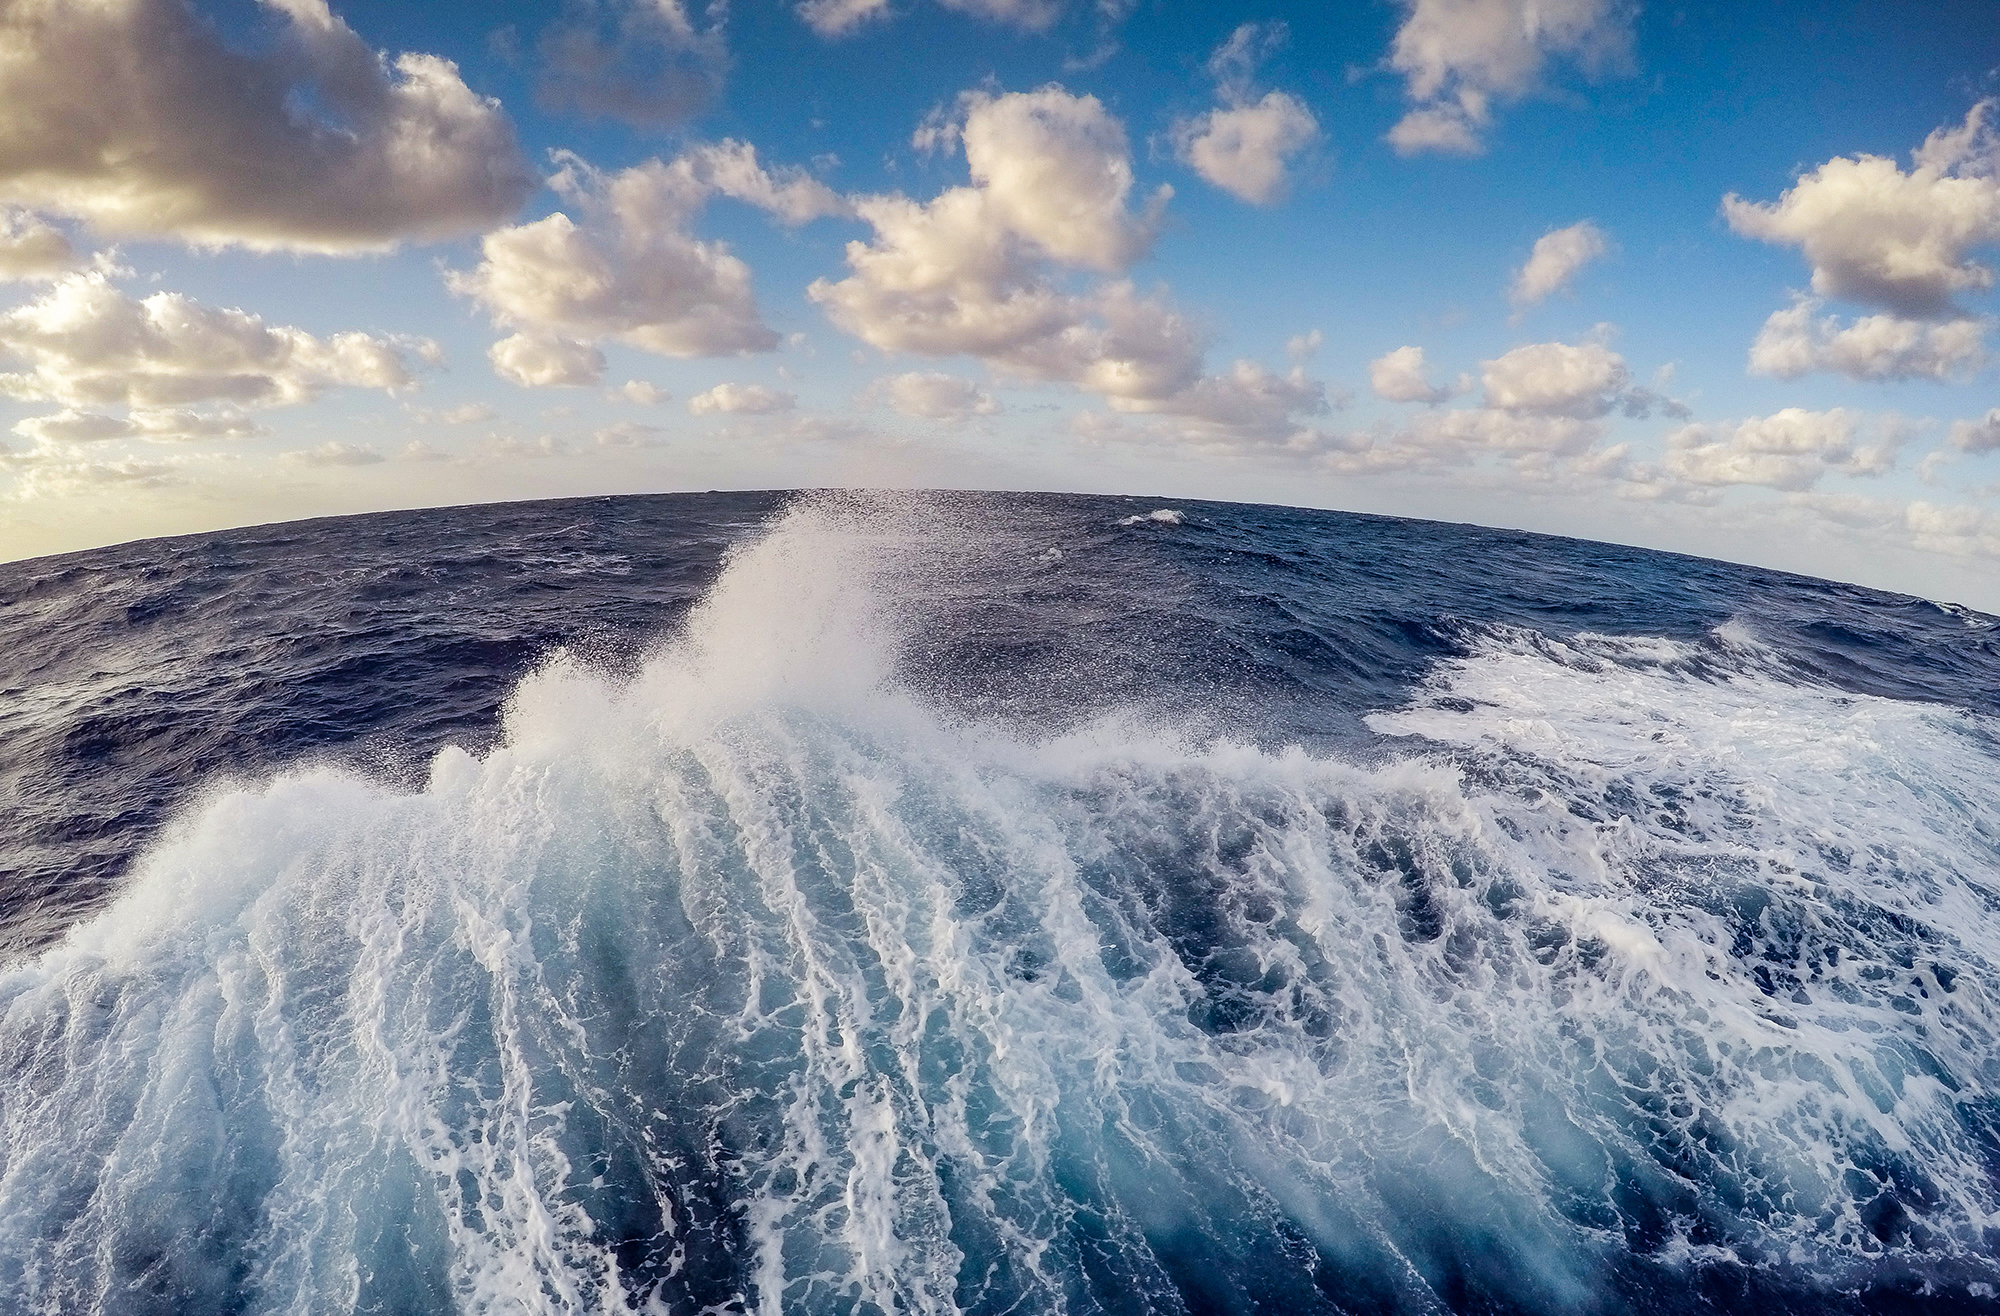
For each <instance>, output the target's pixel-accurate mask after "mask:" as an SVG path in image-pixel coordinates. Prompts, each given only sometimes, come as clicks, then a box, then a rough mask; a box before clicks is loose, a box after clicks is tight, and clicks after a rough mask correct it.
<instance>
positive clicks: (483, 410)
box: [436, 402, 500, 425]
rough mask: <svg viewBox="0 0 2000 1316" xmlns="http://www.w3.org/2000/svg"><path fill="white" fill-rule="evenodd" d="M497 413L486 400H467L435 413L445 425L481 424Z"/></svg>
mask: <svg viewBox="0 0 2000 1316" xmlns="http://www.w3.org/2000/svg"><path fill="white" fill-rule="evenodd" d="M499 414H500V413H499V412H497V411H495V410H494V409H493V407H492V404H490V403H486V402H467V403H463V404H461V405H459V406H456V407H447V408H445V409H444V410H443V411H440V412H438V413H436V415H437V419H439V420H441V421H443V422H444V423H445V424H447V425H481V424H484V423H485V422H487V421H489V420H492V419H493V418H494V417H495V416H498V415H499Z"/></svg>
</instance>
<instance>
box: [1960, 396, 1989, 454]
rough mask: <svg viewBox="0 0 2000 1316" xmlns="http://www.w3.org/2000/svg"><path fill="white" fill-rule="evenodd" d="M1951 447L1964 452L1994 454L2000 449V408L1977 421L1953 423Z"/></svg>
mask: <svg viewBox="0 0 2000 1316" xmlns="http://www.w3.org/2000/svg"><path fill="white" fill-rule="evenodd" d="M1951 446H1952V447H1954V448H1957V449H1959V450H1961V451H1963V452H1992V451H1993V450H1994V449H1996V448H2000V407H1995V408H1994V409H1993V410H1991V411H1989V412H1987V413H1986V414H1985V415H1984V416H1981V417H1980V418H1979V419H1977V420H1956V421H1953V422H1952V425H1951Z"/></svg>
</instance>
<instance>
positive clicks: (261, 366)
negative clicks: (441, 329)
mask: <svg viewBox="0 0 2000 1316" xmlns="http://www.w3.org/2000/svg"><path fill="white" fill-rule="evenodd" d="M435 352H436V345H435V344H431V343H427V342H421V341H416V342H411V341H401V340H395V339H388V338H381V337H376V336H374V335H370V334H365V333H341V334H334V335H332V336H331V337H327V338H318V337H315V336H313V335H312V334H309V333H307V332H305V331H304V330H303V329H296V328H292V327H290V326H286V325H271V324H266V323H265V322H264V320H263V319H262V318H261V317H259V316H256V315H253V314H251V313H250V312H248V311H242V310H235V309H227V308H218V307H211V306H205V305H203V304H201V303H200V302H197V301H194V300H193V299H191V298H189V297H185V296H183V295H181V294H179V293H172V292H157V293H154V294H152V295H151V296H149V297H146V298H143V299H134V298H132V297H129V296H127V295H126V294H125V293H124V292H123V291H121V290H120V289H119V288H117V287H116V286H115V285H113V283H112V282H111V280H110V278H109V277H108V276H107V275H105V274H103V273H101V272H96V273H88V274H72V275H69V276H68V277H66V278H64V279H62V280H60V281H58V282H57V283H56V284H55V285H54V286H53V287H51V288H50V289H49V290H48V291H47V292H46V293H44V294H43V295H42V296H41V297H39V298H37V299H35V300H34V301H31V302H29V303H27V304H26V305H23V306H17V307H15V308H14V309H12V310H10V311H7V312H6V313H4V314H0V356H4V357H7V358H11V359H13V360H15V361H17V362H19V363H21V364H22V365H24V366H25V369H22V370H19V371H16V372H12V373H0V393H4V394H6V395H7V396H10V397H15V398H22V399H27V400H33V401H44V402H54V403H58V404H61V405H63V406H65V407H72V408H87V407H100V406H124V407H131V408H135V409H141V410H144V409H156V408H172V407H186V406H191V405H196V404H202V403H223V404H228V405H230V406H233V407H244V406H281V405H285V404H290V403H298V402H305V401H308V400H310V399H312V398H315V397H317V396H319V395H320V394H321V393H323V392H325V391H326V390H328V389H330V388H335V387H352V388H373V389H384V390H387V391H390V392H396V391H400V390H402V389H405V388H409V387H411V386H413V385H414V384H415V382H416V381H415V377H414V375H413V373H412V371H413V364H412V358H413V357H414V358H416V359H417V360H419V361H421V360H425V359H429V358H432V357H434V355H435Z"/></svg>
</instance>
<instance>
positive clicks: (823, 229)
mask: <svg viewBox="0 0 2000 1316" xmlns="http://www.w3.org/2000/svg"><path fill="white" fill-rule="evenodd" d="M809 20H811V21H809ZM843 22H844V23H845V24H846V25H845V26H844V27H843V26H842V24H843ZM566 52H567V53H566ZM411 54H414V55H415V56H417V57H418V58H417V59H416V60H414V61H412V60H411V59H409V58H407V56H408V55H411ZM447 61H448V62H447ZM1996 96H2000V5H1996V4H1993V3H1958V4H1934V5H1924V6H1882V5H1868V4H1844V5H1828V4H1816V5H1805V4H1764V5H1758V4H1712V5H1697V4H1688V5H1665V4H1621V3H1618V2H1617V0H1540V2H1539V3H1535V4H1529V3H1527V2H1526V0H1401V2H1398V3H1390V2H1386V0H1385V2H1384V3H1372V4H1351V5H1341V6H1287V5H1224V4H1207V5H1194V4H1167V3H1129V2H1126V0H1118V2H1116V3H1076V2H1068V0H956V3H955V4H946V3H943V2H942V0H891V2H890V3H887V4H882V3H879V2H875V3H871V2H870V0H818V3H817V6H816V7H815V5H814V4H813V3H812V2H811V0H808V3H807V4H804V5H801V4H797V3H750V2H748V0H739V3H737V4H735V5H734V6H730V7H728V8H727V9H726V10H725V9H724V7H722V6H710V7H702V6H699V5H683V4H680V3H676V0H594V3H584V2H583V0H573V2H571V3H545V4H527V3H519V4H509V5H498V4H496V5H484V6H478V7H467V6H457V5H423V4H409V3H403V4H396V5H391V4H387V3H378V2H376V0H366V2H363V3H350V4H344V5H337V6H335V7H334V9H333V10H331V11H328V10H326V9H324V8H323V7H322V6H320V4H319V3H318V0H284V3H278V2H277V0H271V2H270V3H256V2H253V0H229V2H228V3H219V2H216V0H196V2H195V3H193V4H192V5H184V4H181V3H178V2H177V0H98V2H97V3H93V4H90V5H84V4H81V3H77V2H76V0H23V2H22V3H18V4H16V5H14V6H12V7H10V10H9V12H8V14H7V15H6V16H5V17H4V18H0V203H4V204H5V205H6V207H7V209H6V210H5V212H4V214H5V223H6V227H5V229H4V230H0V273H4V274H10V275H12V276H14V277H13V278H12V279H11V281H9V282H6V283H0V357H3V358H4V360H0V393H4V399H0V433H3V434H4V436H5V437H4V438H0V444H4V450H0V554H4V555H5V556H9V557H20V556H27V555H34V554H39V553H45V552H55V551H62V550H66V549H71V548H77V547H84V546H88V545H92V544H97V543H104V542H111V541H115V540H119V539H125V538H131V537H134V536H137V535H148V534H161V533H174V532H179V531H188V530H198V529H207V528H213V527H216V526H223V525H231V524H249V523H256V522H263V521H270V520H278V519H285V518H288V517H294V516H303V515H316V514H325V513H333V512H348V511H361V510H368V509H374V508H385V507H394V506H411V505H424V504H445V503H459V502H469V501H481V500H487V499H503V498H529V497H542V496H553V495H562V494H574V493H600V492H627V491H652V490H674V489H705V488H713V487H772V486H792V485H819V484H830V483H858V484H913V485H930V484H939V485H965V486H987V487H1009V488H1075V489H1092V490H1107V491H1125V492H1141V493H1148V494H1158V495H1160V496H1163V497H1180V498H1187V497H1221V498H1249V499H1258V500H1269V501H1282V502H1291V503H1302V504H1311V505H1317V506H1328V507H1345V508H1354V509H1359V510H1368V511H1378V512H1390V513H1397V514H1406V515H1416V516H1434V517H1441V518H1445V519H1457V520H1473V521H1479V522H1482V523H1486V524H1497V525H1510V526H1522V527H1526V528H1531V529H1537V530H1546V531H1552V532H1557V533H1567V534H1578V535H1584V536H1588V537H1594V538H1607V539H1618V540H1622V541H1626V542H1633V543H1640V544H1646V545H1651V546H1657V547H1664V548H1671V549H1677V550H1681V551H1688V552H1696V553H1704V554H1708V555H1712V556H1720V557H1726V558H1732V559H1736V560H1743V561H1753V562H1759V563H1764V564H1768V565H1773V566H1779V567H1784V568H1788V569H1793V570H1800V571H1807V572H1812V573H1814V574H1822V575H1830V576H1835V577H1840V578H1846V579H1853V580H1858V581H1862V582H1865V583H1869V584H1874V585H1879V586H1884V587H1888V588H1893V589H1901V590H1906V591H1909V592H1913V593H1919V594H1924V595H1928V596H1931V597H1938V598H1948V599H1956V600H1961V601H1964V602H1968V603H1972V604H1974V605H1977V606H1984V607H1988V608H2000V585H1996V584H1994V583H1992V581H1993V576H1994V572H1993V565H1994V560H1995V558H1996V557H2000V502H1996V501H1995V494H1996V492H2000V455H1996V453H2000V409H1996V404H2000V390H1996V388H1995V382H1996V372H1995V370H1994V366H1993V354H1994V353H1995V352H1996V351H2000V347H1996V344H2000V332H1996V331H1995V329H1994V327H1993V326H1992V323H1991V321H1992V319H1993V317H1994V316H1995V314H1996V309H2000V302H1997V301H1996V298H1995V296H1994V293H1993V290H1992V285H1993V279H1992V275H1991V271H1990V269H1989V268H1988V267H1989V266H1990V264H1991V263H1992V262H1993V260H1994V259H1995V257H1996V254H2000V177H1996V175H2000V138H1996V136H1995V131H1994V130H1995V128H1996V126H2000V107H1996V106H1994V105H1993V104H1992V102H1991V98H1994V97H1996ZM1927 142H1928V143H1930V145H1929V146H1926V143H1927ZM1919 151H1923V152H1924V155H1923V158H1922V159H1919V158H1918V157H1917V156H1916V155H1915V154H1914V153H1916V152H1919ZM649 162H653V163H649ZM628 171H630V172H628ZM551 179H553V180H555V183H556V185H555V186H553V187H552V186H550V185H549V180H551ZM1163 189H1170V191H1171V195H1166V194H1165V192H1164V191H1163ZM1732 195H1733V196H1735V197H1736V198H1738V201H1737V202H1736V203H1733V204H1732V205H1730V206H1728V207H1725V198H1726V197H1729V196H1732ZM557 216H560V218H556V217H557ZM1538 243H1539V244H1541V245H1540V246H1539V247H1538ZM849 244H858V245H857V246H855V247H850V245H849ZM856 252H858V253H859V254H858V256H856V255H854V254H853V253H856ZM1524 269H1526V270H1528V271H1529V274H1530V277H1525V278H1524V274H1523V271H1524ZM1413 352H1419V353H1420V358H1419V357H1417V356H1413V355H1412V353H1413ZM1239 363H1241V364H1239Z"/></svg>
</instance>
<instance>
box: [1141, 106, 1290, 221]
mask: <svg viewBox="0 0 2000 1316" xmlns="http://www.w3.org/2000/svg"><path fill="white" fill-rule="evenodd" d="M1318 140H1319V120H1318V119H1316V118H1314V117H1313V113H1312V111H1311V110H1309V109H1307V108H1306V105H1305V102H1304V101H1302V100H1300V99H1299V98H1298V97H1296V96H1293V95H1291V94H1290V93H1288V92H1282V91H1272V92H1266V93H1265V94H1264V97H1263V99H1261V100H1258V101H1255V102H1252V103H1250V104H1248V105H1235V106H1229V107H1227V108H1223V109H1216V110H1210V111H1209V112H1208V113H1207V114H1204V115H1201V116H1199V117H1198V118H1194V119H1184V120H1182V121H1181V122H1179V123H1177V124H1175V125H1174V149H1175V150H1176V151H1177V152H1179V154H1180V157H1181V159H1182V160H1184V161H1186V162H1187V164H1188V166H1189V167H1190V168H1192V169H1193V170H1194V171H1195V172H1196V173H1198V174H1200V175H1201V176H1202V177H1203V178H1205V179H1207V180H1208V181H1209V182H1211V183H1213V184H1215V185H1216V186H1217V187H1219V188H1221V189H1222V190H1223V191H1225V192H1228V193H1230V194H1231V195H1233V196H1236V197H1240V198H1241V199H1243V200H1245V201H1248V202H1250V203H1251V204H1252V205H1258V206H1266V205H1269V204H1271V203H1272V202H1273V201H1276V200H1277V199H1278V198H1279V197H1281V196H1283V195H1284V194H1285V188H1286V186H1287V184H1288V183H1289V181H1290V180H1289V179H1288V178H1287V177H1286V172H1285V162H1286V161H1287V160H1288V159H1289V158H1290V157H1291V156H1294V155H1296V154H1298V153H1299V152H1300V151H1303V150H1304V149H1305V148H1306V147H1308V146H1311V145H1312V144H1313V143H1314V142H1316V141H1318Z"/></svg>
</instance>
